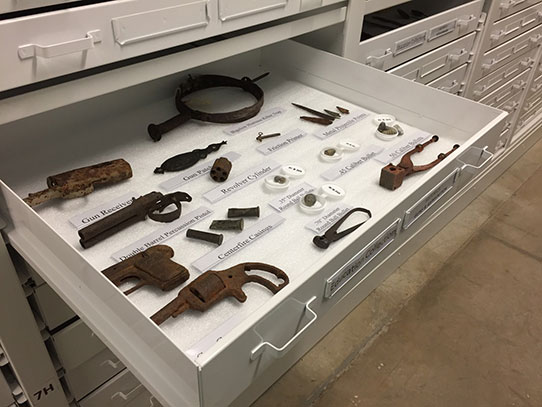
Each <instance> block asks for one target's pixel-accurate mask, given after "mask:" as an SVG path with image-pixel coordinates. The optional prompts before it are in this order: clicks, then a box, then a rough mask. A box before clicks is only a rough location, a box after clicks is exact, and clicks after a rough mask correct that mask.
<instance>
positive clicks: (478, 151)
mask: <svg viewBox="0 0 542 407" xmlns="http://www.w3.org/2000/svg"><path fill="white" fill-rule="evenodd" d="M467 156H469V157H473V158H474V159H476V163H477V164H478V165H474V164H470V163H466V162H465V161H463V160H462V158H463V157H467ZM492 158H493V153H491V152H489V151H488V150H487V146H485V147H484V148H480V147H474V146H472V147H470V148H469V149H468V150H467V151H465V152H464V153H463V154H462V155H461V156H460V157H459V158H458V159H457V160H458V161H459V162H460V163H462V164H463V166H462V167H461V173H463V172H467V173H470V174H473V175H476V174H477V173H478V172H480V171H481V170H482V168H484V167H485V166H486V165H487V164H489V162H490V161H491V159H492Z"/></svg>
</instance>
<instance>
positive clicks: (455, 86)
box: [439, 79, 461, 93]
mask: <svg viewBox="0 0 542 407" xmlns="http://www.w3.org/2000/svg"><path fill="white" fill-rule="evenodd" d="M460 86H461V83H460V82H459V81H457V80H455V79H454V80H453V82H452V83H451V85H450V86H439V89H440V90H442V91H444V92H448V93H455V92H457V91H458V90H459V87H460Z"/></svg>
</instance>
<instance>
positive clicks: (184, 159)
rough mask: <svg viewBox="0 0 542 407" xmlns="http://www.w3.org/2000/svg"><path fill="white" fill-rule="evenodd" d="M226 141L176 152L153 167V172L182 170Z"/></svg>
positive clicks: (205, 156)
mask: <svg viewBox="0 0 542 407" xmlns="http://www.w3.org/2000/svg"><path fill="white" fill-rule="evenodd" d="M224 144H228V142H227V141H222V142H220V143H215V144H209V145H208V146H207V147H206V148H203V149H202V148H196V149H195V150H192V151H190V152H188V153H182V154H178V155H176V156H174V157H171V158H169V159H167V160H166V161H164V162H163V163H162V165H160V167H157V168H155V169H154V173H155V174H163V173H164V172H174V171H182V170H186V169H187V168H190V167H192V166H193V165H194V164H196V163H197V162H198V161H199V160H203V159H204V158H207V155H209V154H211V153H213V152H215V151H218V150H219V149H220V147H222V146H223V145H224Z"/></svg>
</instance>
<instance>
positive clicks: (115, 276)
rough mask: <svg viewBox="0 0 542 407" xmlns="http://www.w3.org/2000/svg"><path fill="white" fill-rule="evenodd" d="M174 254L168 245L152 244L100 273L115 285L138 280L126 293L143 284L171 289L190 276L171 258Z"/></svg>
mask: <svg viewBox="0 0 542 407" xmlns="http://www.w3.org/2000/svg"><path fill="white" fill-rule="evenodd" d="M174 254H175V253H174V252H173V249H172V248H171V247H169V246H166V245H157V246H152V247H150V248H148V249H147V250H145V251H144V252H141V253H138V254H136V255H135V256H132V257H129V258H127V259H126V260H123V261H121V262H120V263H117V264H114V265H112V266H111V267H108V268H106V269H105V270H104V271H102V273H103V274H104V275H105V276H106V277H107V278H108V279H109V280H111V281H112V282H113V284H115V285H116V286H117V287H118V286H120V285H121V284H122V283H124V282H126V281H127V280H131V279H136V280H138V283H137V284H136V285H135V286H134V287H132V288H130V289H129V290H127V291H125V292H124V294H126V295H128V294H131V293H133V292H134V291H135V290H137V289H139V288H141V287H143V286H145V285H153V286H155V287H158V288H160V289H161V290H162V291H169V290H173V289H174V288H175V287H178V286H179V285H181V284H182V283H184V282H185V281H186V280H188V277H189V276H190V274H189V273H188V270H187V269H186V268H185V267H183V266H181V265H180V264H178V263H175V262H174V261H173V260H171V258H172V257H173V255H174Z"/></svg>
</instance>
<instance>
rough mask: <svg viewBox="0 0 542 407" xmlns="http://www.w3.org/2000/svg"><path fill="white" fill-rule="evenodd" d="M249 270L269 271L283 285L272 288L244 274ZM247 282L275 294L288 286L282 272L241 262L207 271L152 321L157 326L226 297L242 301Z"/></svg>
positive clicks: (260, 280)
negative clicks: (222, 268) (256, 284)
mask: <svg viewBox="0 0 542 407" xmlns="http://www.w3.org/2000/svg"><path fill="white" fill-rule="evenodd" d="M251 270H261V271H266V272H269V273H271V274H273V275H275V276H276V277H277V278H279V279H281V280H282V282H281V283H280V284H279V285H275V284H273V283H272V282H271V281H270V280H268V279H266V278H263V277H261V276H258V275H255V274H247V271H251ZM250 282H252V283H258V284H261V285H263V286H264V287H266V288H267V289H268V290H269V291H271V292H272V293H273V294H276V293H278V292H279V291H280V290H282V289H283V288H284V287H285V286H286V285H287V284H288V283H289V279H288V275H287V274H286V273H285V272H284V271H282V270H281V269H279V268H277V267H275V266H272V265H270V264H265V263H241V264H238V265H236V266H233V267H230V268H229V269H226V270H219V271H215V270H209V271H207V272H205V273H203V274H202V275H201V276H199V277H198V278H196V279H195V280H194V281H192V282H191V283H190V284H188V285H187V286H186V287H184V288H183V289H182V290H181V291H180V292H179V294H178V295H177V298H175V299H174V300H173V301H171V302H170V303H169V304H167V305H166V306H165V307H163V308H162V309H161V310H159V311H158V312H157V313H156V314H154V315H153V316H152V317H151V319H152V320H153V321H154V322H155V323H156V324H157V325H160V324H161V323H163V322H164V321H166V320H167V319H169V317H173V318H175V317H176V316H177V315H180V314H181V313H183V312H184V311H186V310H188V309H192V310H195V311H200V312H203V311H206V310H207V309H209V308H210V307H211V306H213V305H214V304H216V303H217V302H219V301H220V300H222V299H224V298H227V297H234V298H235V299H237V301H239V302H245V301H246V299H247V296H246V294H245V293H244V292H243V285H245V284H246V283H250Z"/></svg>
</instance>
